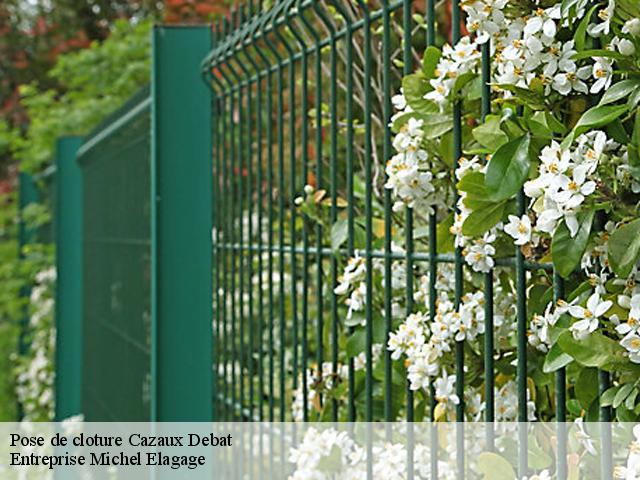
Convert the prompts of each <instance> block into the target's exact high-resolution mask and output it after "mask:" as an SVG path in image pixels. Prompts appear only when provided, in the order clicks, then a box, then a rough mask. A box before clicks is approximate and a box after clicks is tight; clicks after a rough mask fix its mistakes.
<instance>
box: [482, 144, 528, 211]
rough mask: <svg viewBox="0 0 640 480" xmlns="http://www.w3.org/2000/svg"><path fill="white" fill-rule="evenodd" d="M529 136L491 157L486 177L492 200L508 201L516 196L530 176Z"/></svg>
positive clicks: (500, 149) (505, 145)
mask: <svg viewBox="0 0 640 480" xmlns="http://www.w3.org/2000/svg"><path fill="white" fill-rule="evenodd" d="M529 145H530V137H529V135H524V136H522V137H520V138H516V139H515V140H512V141H510V142H508V143H506V144H504V145H503V146H502V147H500V148H499V149H498V150H497V151H496V153H495V154H494V155H493V156H492V157H491V160H490V161H489V165H488V166H487V173H486V175H485V185H486V187H487V192H488V194H489V198H490V199H491V200H496V201H498V200H506V199H508V198H510V197H512V196H513V195H515V194H516V193H517V192H518V191H519V190H520V188H522V185H523V184H524V182H525V180H526V179H527V177H528V175H529V169H530V167H531V162H530V159H529Z"/></svg>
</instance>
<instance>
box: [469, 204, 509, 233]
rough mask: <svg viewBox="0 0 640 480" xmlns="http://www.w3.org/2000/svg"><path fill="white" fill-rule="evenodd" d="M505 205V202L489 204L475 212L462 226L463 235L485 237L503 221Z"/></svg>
mask: <svg viewBox="0 0 640 480" xmlns="http://www.w3.org/2000/svg"><path fill="white" fill-rule="evenodd" d="M505 205H506V203H505V202H495V203H494V202H488V203H487V204H486V205H485V206H484V207H483V208H480V209H478V210H474V211H473V212H471V214H470V215H469V216H468V217H467V219H466V220H465V221H464V223H463V224H462V233H463V234H464V235H467V236H469V237H478V236H480V235H483V234H484V233H485V232H487V231H488V230H489V229H491V228H492V227H493V226H495V225H496V224H497V223H498V222H499V221H500V220H502V215H503V214H504V207H505Z"/></svg>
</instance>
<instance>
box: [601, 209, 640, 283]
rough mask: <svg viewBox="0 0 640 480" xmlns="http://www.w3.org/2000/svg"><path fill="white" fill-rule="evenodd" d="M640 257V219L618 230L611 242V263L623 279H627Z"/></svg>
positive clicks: (612, 236)
mask: <svg viewBox="0 0 640 480" xmlns="http://www.w3.org/2000/svg"><path fill="white" fill-rule="evenodd" d="M639 256H640V219H639V220H634V221H632V222H629V223H628V224H626V225H623V226H621V227H620V228H618V229H617V230H616V231H615V232H613V234H612V235H611V238H610V240H609V262H610V263H611V268H613V271H614V272H616V274H617V275H619V276H621V277H623V278H624V277H627V276H628V275H629V273H630V272H631V269H632V268H633V266H634V265H635V264H636V262H637V261H638V257H639Z"/></svg>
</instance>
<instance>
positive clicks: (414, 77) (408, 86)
mask: <svg viewBox="0 0 640 480" xmlns="http://www.w3.org/2000/svg"><path fill="white" fill-rule="evenodd" d="M431 90H433V89H432V88H431V85H430V84H429V82H428V81H427V79H426V78H425V77H424V76H423V75H421V74H420V73H412V74H410V75H407V76H405V77H404V78H403V79H402V91H403V93H404V98H405V99H406V100H407V103H408V104H409V106H410V107H411V108H412V109H413V110H415V111H416V112H419V113H428V112H433V111H435V110H437V108H434V107H435V105H434V103H433V102H430V101H429V100H426V99H425V98H424V96H425V95H426V94H427V93H429V92H430V91H431Z"/></svg>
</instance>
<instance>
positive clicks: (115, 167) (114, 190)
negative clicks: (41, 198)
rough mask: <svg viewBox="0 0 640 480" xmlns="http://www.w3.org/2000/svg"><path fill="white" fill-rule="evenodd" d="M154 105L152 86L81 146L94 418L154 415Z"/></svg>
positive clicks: (85, 395)
mask: <svg viewBox="0 0 640 480" xmlns="http://www.w3.org/2000/svg"><path fill="white" fill-rule="evenodd" d="M150 106H151V102H150V101H149V90H148V89H146V90H144V91H142V92H140V93H139V94H138V95H137V96H136V97H135V98H133V99H132V100H131V101H130V103H129V104H127V105H125V106H124V107H123V108H122V109H121V110H119V111H118V112H116V113H115V114H114V116H113V117H112V118H110V119H107V121H106V122H105V123H104V124H103V125H101V126H100V127H98V129H97V130H96V132H95V133H94V134H93V135H90V136H89V137H88V138H87V139H86V140H85V142H84V144H83V145H82V146H81V147H80V150H79V151H78V163H79V165H80V166H81V168H82V180H83V185H84V188H83V193H82V195H83V196H82V204H83V207H84V209H83V210H84V214H83V221H82V228H83V235H82V236H83V278H84V282H83V286H82V297H83V312H84V315H83V339H84V342H83V352H84V353H83V360H84V361H83V371H82V399H83V400H82V412H83V414H84V415H85V416H86V418H89V419H99V420H106V421H108V420H114V419H118V420H121V421H126V420H129V421H133V420H139V421H145V420H149V419H150V402H151V386H150V348H151V312H150V309H151V306H150V288H151V287H150V269H151V242H150V228H149V225H150V218H151V217H150V210H151V208H150V202H151V195H150V180H149V179H150V165H151V162H150V158H151V152H150V130H151V120H150ZM107 358H108V359H109V364H108V365H107V364H106V362H105V359H107ZM123 392H126V394H125V395H122V393H123Z"/></svg>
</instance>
